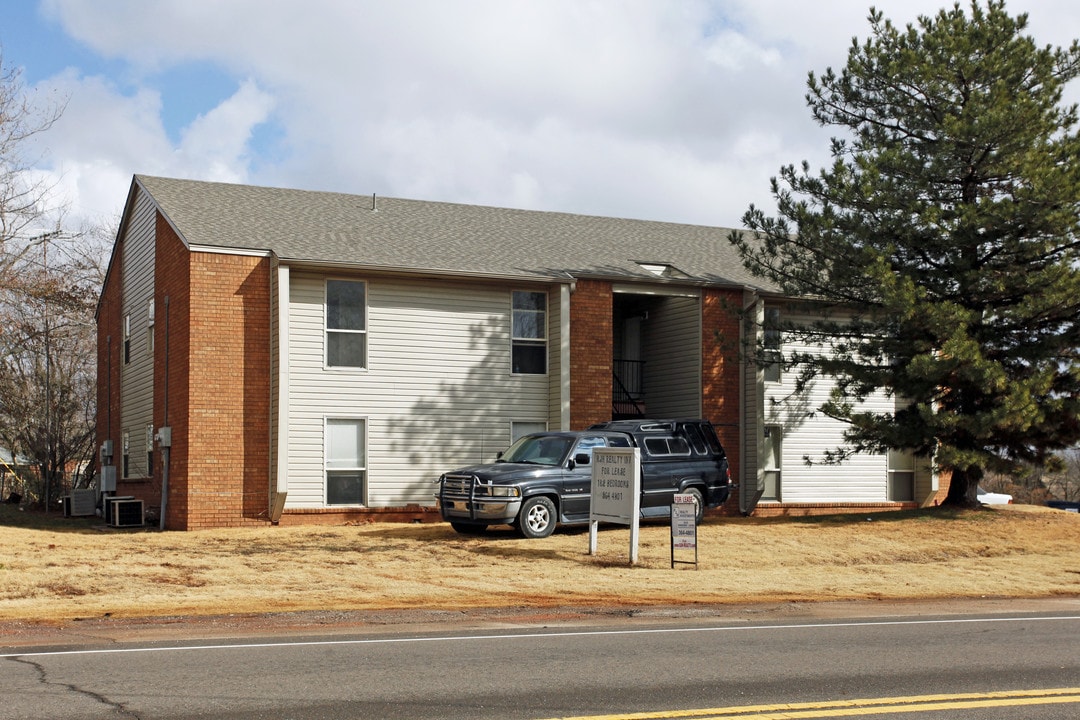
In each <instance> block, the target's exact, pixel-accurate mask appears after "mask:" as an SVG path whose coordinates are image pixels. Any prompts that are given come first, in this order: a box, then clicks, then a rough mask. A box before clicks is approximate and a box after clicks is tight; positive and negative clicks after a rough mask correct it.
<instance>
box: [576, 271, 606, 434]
mask: <svg viewBox="0 0 1080 720" xmlns="http://www.w3.org/2000/svg"><path fill="white" fill-rule="evenodd" d="M611 313H612V292H611V283H610V282H606V281H602V280H578V282H577V287H576V289H575V290H574V292H573V293H572V294H571V295H570V429H571V430H581V429H584V428H587V427H588V426H589V425H591V424H593V423H597V422H604V421H607V420H610V419H611V383H612V379H611V378H612V362H611V361H612V349H611V346H612V342H613V340H614V335H613V331H612V324H611V322H612V320H611Z"/></svg>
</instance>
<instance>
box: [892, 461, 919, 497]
mask: <svg viewBox="0 0 1080 720" xmlns="http://www.w3.org/2000/svg"><path fill="white" fill-rule="evenodd" d="M888 463H889V489H888V492H889V500H891V501H892V502H911V501H913V500H914V499H915V455H914V454H913V453H911V452H909V451H905V450H889V457H888Z"/></svg>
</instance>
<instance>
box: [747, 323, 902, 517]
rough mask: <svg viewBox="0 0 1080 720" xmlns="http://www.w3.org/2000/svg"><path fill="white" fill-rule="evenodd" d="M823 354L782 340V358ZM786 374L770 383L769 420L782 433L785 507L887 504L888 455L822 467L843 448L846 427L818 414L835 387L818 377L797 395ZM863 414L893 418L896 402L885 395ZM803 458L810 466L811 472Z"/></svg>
mask: <svg viewBox="0 0 1080 720" xmlns="http://www.w3.org/2000/svg"><path fill="white" fill-rule="evenodd" d="M781 312H782V313H783V315H782V318H783V319H786V320H794V321H796V322H797V321H799V320H809V318H808V317H805V316H793V315H791V314H788V309H787V308H786V307H785V308H783V309H782V310H781ZM793 350H794V351H797V352H823V349H822V348H821V347H813V346H810V345H807V344H805V343H795V342H793V341H792V340H791V339H790V338H787V337H785V338H784V340H783V352H784V355H785V356H786V355H788V354H789V353H790V352H791V351H793ZM795 372H796V371H795V370H792V369H785V370H784V372H783V374H782V376H781V381H780V383H766V384H765V386H764V388H765V391H764V392H765V401H764V408H765V416H764V421H765V423H766V424H768V425H780V426H781V427H782V428H783V438H784V439H783V448H782V449H783V456H782V459H781V467H782V480H781V499H782V501H783V502H785V503H818V502H885V501H887V500H888V467H887V458H886V456H885V455H884V454H881V455H872V454H859V455H855V456H854V457H852V458H851V459H849V460H847V461H846V462H844V463H843V464H841V465H822V464H820V461H821V460H822V457H823V455H822V454H823V451H825V450H829V449H835V448H837V447H841V446H843V444H844V439H843V434H844V430H845V429H846V428H847V424H846V423H843V422H840V421H837V420H834V419H832V418H829V417H826V416H825V415H823V414H822V413H821V412H820V411H819V410H818V408H820V407H821V406H822V405H823V404H824V403H825V402H826V401H827V400H828V398H829V392H830V391H831V390H832V389H833V387H834V386H835V381H833V380H832V379H831V378H826V377H820V378H817V379H816V380H814V381H813V383H812V384H811V386H810V387H809V388H808V389H807V391H806V392H805V393H803V394H800V395H798V396H796V395H793V391H794V387H793V385H794V373H795ZM862 407H863V408H865V409H868V410H870V411H873V412H890V411H891V410H892V407H893V401H892V399H891V398H888V397H887V396H886V395H885V394H884V393H877V394H875V395H872V396H870V397H869V398H867V400H866V401H865V402H864V403H863V406H862ZM804 457H809V458H810V460H811V461H812V462H817V463H818V464H812V465H810V466H807V464H806V462H805V461H804Z"/></svg>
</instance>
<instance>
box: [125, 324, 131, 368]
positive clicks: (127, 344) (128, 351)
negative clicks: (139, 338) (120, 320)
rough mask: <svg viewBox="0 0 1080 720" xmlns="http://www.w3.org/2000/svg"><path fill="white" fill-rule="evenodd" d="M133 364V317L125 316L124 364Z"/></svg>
mask: <svg viewBox="0 0 1080 720" xmlns="http://www.w3.org/2000/svg"><path fill="white" fill-rule="evenodd" d="M129 362H131V316H130V315H125V316H124V364H125V365H127V364H128V363H129Z"/></svg>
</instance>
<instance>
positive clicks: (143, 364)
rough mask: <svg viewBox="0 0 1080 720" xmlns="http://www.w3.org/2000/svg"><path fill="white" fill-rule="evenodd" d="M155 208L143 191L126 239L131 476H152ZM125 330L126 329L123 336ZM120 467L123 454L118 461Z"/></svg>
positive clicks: (125, 424)
mask: <svg viewBox="0 0 1080 720" xmlns="http://www.w3.org/2000/svg"><path fill="white" fill-rule="evenodd" d="M156 217H157V216H156V210H155V205H154V204H153V202H152V201H151V199H150V197H149V195H147V194H146V193H144V192H141V191H140V192H138V193H137V197H136V198H135V208H134V212H133V213H132V215H131V219H130V222H129V223H128V225H127V227H126V229H125V233H124V238H123V253H124V256H123V259H122V260H121V262H122V265H121V267H122V268H123V287H122V290H121V292H122V296H123V301H122V302H123V309H122V311H121V313H120V315H121V322H122V321H123V318H124V317H125V316H130V318H131V362H129V363H124V354H123V337H121V350H120V424H121V427H122V428H123V432H126V433H127V434H128V438H129V445H128V474H127V476H128V477H147V476H148V475H149V474H150V468H149V467H147V463H146V453H147V442H146V427H147V425H150V424H152V423H153V417H154V415H153V414H154V359H153V357H152V356H151V355H150V353H149V350H148V347H147V331H146V328H147V321H148V319H149V318H148V315H149V312H148V304H149V302H150V299H151V298H152V297H154V242H155V222H156ZM122 332H123V331H122V330H121V333H122ZM117 461H118V464H119V454H118V457H117Z"/></svg>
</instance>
